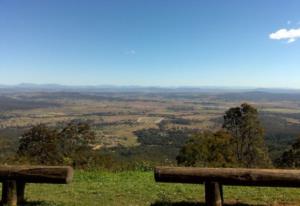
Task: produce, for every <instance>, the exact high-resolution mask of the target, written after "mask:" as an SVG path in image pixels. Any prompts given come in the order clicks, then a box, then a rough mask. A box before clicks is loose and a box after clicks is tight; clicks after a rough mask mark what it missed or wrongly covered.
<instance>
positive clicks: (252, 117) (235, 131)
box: [223, 103, 271, 167]
mask: <svg viewBox="0 0 300 206" xmlns="http://www.w3.org/2000/svg"><path fill="white" fill-rule="evenodd" d="M223 128H224V129H225V130H226V131H228V132H229V133H230V134H231V135H232V136H233V139H234V141H233V144H234V147H235V155H236V159H237V161H238V162H239V164H240V165H241V166H244V167H266V166H270V164H271V161H270V158H269V156H268V152H267V148H266V146H265V142H264V129H263V127H262V126H261V123H260V121H259V118H258V111H257V110H256V109H255V108H254V107H252V106H251V105H249V104H246V103H244V104H242V105H241V106H240V107H235V108H230V109H229V110H228V111H226V113H225V115H224V123H223Z"/></svg>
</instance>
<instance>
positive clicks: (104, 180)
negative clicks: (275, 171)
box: [26, 171, 300, 206]
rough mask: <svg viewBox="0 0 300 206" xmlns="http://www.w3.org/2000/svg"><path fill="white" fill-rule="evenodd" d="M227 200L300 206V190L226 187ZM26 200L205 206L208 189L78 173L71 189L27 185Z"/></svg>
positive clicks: (137, 176) (65, 205)
mask: <svg viewBox="0 0 300 206" xmlns="http://www.w3.org/2000/svg"><path fill="white" fill-rule="evenodd" d="M224 198H225V202H227V203H230V204H236V203H239V205H287V204H291V205H297V202H300V189H289V188H259V187H224ZM26 199H27V201H28V204H27V205H28V206H71V205H72V206H73V205H74V206H75V205H76V206H88V205H91V206H94V205H105V206H110V205H116V206H121V205H122V206H123V205H126V206H136V205H149V206H163V205H177V206H180V205H189V206H196V205H204V204H203V202H204V188H203V185H187V184H185V185H183V184H162V183H155V181H154V178H153V173H152V172H118V173H111V172H82V171H76V173H75V177H74V181H73V182H72V183H71V184H69V185H50V184H48V185H46V184H29V185H27V187H26ZM242 203H243V204H242ZM298 205H300V204H298Z"/></svg>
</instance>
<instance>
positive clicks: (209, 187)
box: [205, 182, 223, 206]
mask: <svg viewBox="0 0 300 206" xmlns="http://www.w3.org/2000/svg"><path fill="white" fill-rule="evenodd" d="M205 203H206V205H207V206H222V205H223V189H222V185H221V184H219V183H217V182H205Z"/></svg>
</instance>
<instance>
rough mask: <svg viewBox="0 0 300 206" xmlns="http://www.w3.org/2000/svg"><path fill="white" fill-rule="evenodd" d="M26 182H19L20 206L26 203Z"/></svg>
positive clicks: (18, 195)
mask: <svg viewBox="0 0 300 206" xmlns="http://www.w3.org/2000/svg"><path fill="white" fill-rule="evenodd" d="M24 195H25V182H20V181H19V182H17V197H18V204H23V203H24V202H25V198H24Z"/></svg>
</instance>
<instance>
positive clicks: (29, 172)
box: [0, 166, 73, 184]
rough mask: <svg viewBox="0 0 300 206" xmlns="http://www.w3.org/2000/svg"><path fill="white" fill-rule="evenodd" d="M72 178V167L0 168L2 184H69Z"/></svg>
mask: <svg viewBox="0 0 300 206" xmlns="http://www.w3.org/2000/svg"><path fill="white" fill-rule="evenodd" d="M72 178H73V169H72V167H59V166H0V182H3V181H7V180H15V181H17V182H23V183H51V184H67V183H69V182H71V181H72Z"/></svg>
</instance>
